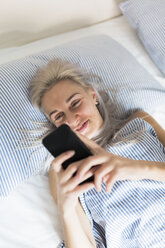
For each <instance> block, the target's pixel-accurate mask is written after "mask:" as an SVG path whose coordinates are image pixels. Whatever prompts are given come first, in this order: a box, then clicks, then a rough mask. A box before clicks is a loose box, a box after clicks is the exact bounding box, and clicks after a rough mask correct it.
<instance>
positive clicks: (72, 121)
mask: <svg viewBox="0 0 165 248" xmlns="http://www.w3.org/2000/svg"><path fill="white" fill-rule="evenodd" d="M65 124H67V125H68V126H70V128H75V127H76V126H77V124H78V114H76V113H73V112H69V113H67V114H66V118H65Z"/></svg>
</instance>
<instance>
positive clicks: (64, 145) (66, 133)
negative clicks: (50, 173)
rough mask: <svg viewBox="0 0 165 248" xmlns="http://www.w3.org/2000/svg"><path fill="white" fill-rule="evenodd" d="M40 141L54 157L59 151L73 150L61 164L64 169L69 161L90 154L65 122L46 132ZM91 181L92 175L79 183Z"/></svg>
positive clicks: (92, 179)
mask: <svg viewBox="0 0 165 248" xmlns="http://www.w3.org/2000/svg"><path fill="white" fill-rule="evenodd" d="M42 143H43V145H44V146H45V147H46V148H47V149H48V151H49V152H50V153H51V154H52V155H53V156H54V157H57V156H58V155H60V154H61V153H63V152H66V151H68V150H74V151H75V154H74V155H73V157H71V158H69V159H68V160H66V161H65V162H64V163H63V164H62V167H63V169H64V170H65V169H66V168H67V167H68V166H69V165H70V164H71V163H73V162H76V161H78V160H81V159H84V158H87V157H88V156H91V155H92V153H91V151H90V150H89V148H88V147H87V146H86V145H85V144H84V143H83V142H82V141H81V140H80V139H79V137H78V136H77V135H76V134H75V133H74V132H73V131H72V130H71V128H70V127H69V126H68V125H66V124H62V125H61V126H60V127H58V128H57V129H55V130H54V131H53V132H52V133H50V134H48V135H47V136H46V137H45V138H44V139H43V140H42ZM93 181H94V176H92V177H90V178H88V179H86V180H85V181H84V182H82V183H81V184H84V183H86V182H93Z"/></svg>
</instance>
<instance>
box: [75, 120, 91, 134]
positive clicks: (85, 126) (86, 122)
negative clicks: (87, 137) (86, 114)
mask: <svg viewBox="0 0 165 248" xmlns="http://www.w3.org/2000/svg"><path fill="white" fill-rule="evenodd" d="M87 126H88V120H87V121H85V122H84V123H83V124H82V125H81V126H80V128H77V129H76V132H80V133H81V132H83V131H84V130H85V129H86V128H87Z"/></svg>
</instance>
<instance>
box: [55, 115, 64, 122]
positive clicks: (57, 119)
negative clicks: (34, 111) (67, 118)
mask: <svg viewBox="0 0 165 248" xmlns="http://www.w3.org/2000/svg"><path fill="white" fill-rule="evenodd" d="M63 115H64V114H63V113H59V114H58V115H56V116H55V118H54V120H55V121H59V120H60V119H61V118H62V117H63Z"/></svg>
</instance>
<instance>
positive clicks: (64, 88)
mask: <svg viewBox="0 0 165 248" xmlns="http://www.w3.org/2000/svg"><path fill="white" fill-rule="evenodd" d="M74 90H80V91H84V88H83V86H81V85H80V84H78V83H76V82H74V81H72V80H69V79H67V80H62V81H59V82H57V83H56V84H55V85H54V86H53V87H52V88H51V89H50V90H49V91H48V92H51V93H54V95H59V93H60V92H63V93H66V94H67V93H69V92H72V91H74Z"/></svg>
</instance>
